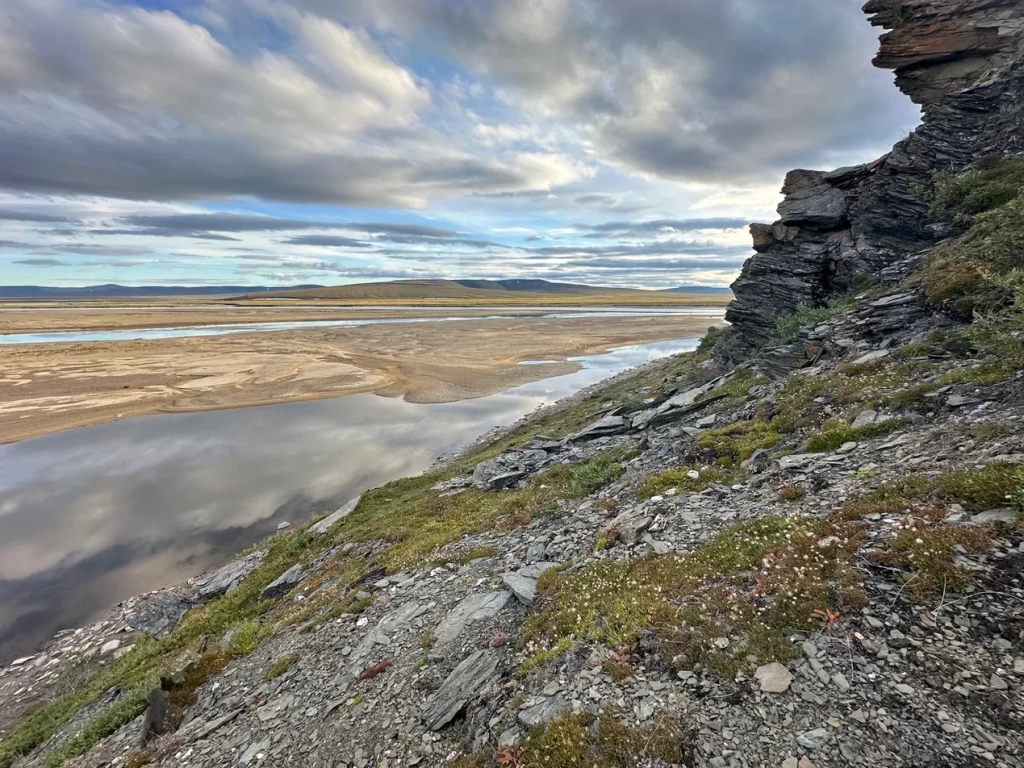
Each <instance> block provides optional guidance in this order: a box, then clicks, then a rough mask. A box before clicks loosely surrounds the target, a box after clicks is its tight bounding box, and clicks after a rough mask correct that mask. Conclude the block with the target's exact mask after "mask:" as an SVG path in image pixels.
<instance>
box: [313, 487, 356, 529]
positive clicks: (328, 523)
mask: <svg viewBox="0 0 1024 768" xmlns="http://www.w3.org/2000/svg"><path fill="white" fill-rule="evenodd" d="M361 498H363V497H362V496H356V497H355V498H354V499H352V501H350V502H348V503H347V504H345V505H344V506H342V507H339V508H338V509H337V510H336V511H335V512H332V513H331V514H329V515H328V516H327V517H325V518H324V519H323V520H320V521H319V522H317V523H314V524H313V525H311V526H310V527H309V533H310V535H311V536H323V535H324V534H325V533H327V531H329V530H330V529H331V528H332V527H333V526H334V524H335V523H337V522H338V521H340V520H342V519H344V518H346V517H348V516H349V515H351V514H352V513H353V512H354V511H355V509H356V507H357V506H359V500H360V499H361Z"/></svg>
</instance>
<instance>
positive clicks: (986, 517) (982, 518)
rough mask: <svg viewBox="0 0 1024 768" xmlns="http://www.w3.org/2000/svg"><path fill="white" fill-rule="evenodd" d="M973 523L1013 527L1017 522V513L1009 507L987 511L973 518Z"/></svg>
mask: <svg viewBox="0 0 1024 768" xmlns="http://www.w3.org/2000/svg"><path fill="white" fill-rule="evenodd" d="M971 522H972V523H977V524H978V525H985V524H987V523H1006V524H1008V525H1013V524H1014V523H1016V522H1017V512H1016V510H1013V509H1010V508H1008V507H1004V508H1001V509H986V510H985V511H984V512H979V513H978V514H976V515H974V516H973V517H971Z"/></svg>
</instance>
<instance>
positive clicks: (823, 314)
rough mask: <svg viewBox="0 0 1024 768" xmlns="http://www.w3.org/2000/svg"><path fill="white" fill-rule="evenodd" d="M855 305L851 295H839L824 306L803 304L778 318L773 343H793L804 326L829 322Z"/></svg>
mask: <svg viewBox="0 0 1024 768" xmlns="http://www.w3.org/2000/svg"><path fill="white" fill-rule="evenodd" d="M853 306H854V302H853V301H852V299H851V298H850V297H849V296H842V297H838V298H836V299H833V300H832V301H830V302H829V303H827V304H825V305H824V306H810V305H807V304H801V305H800V306H799V307H797V308H796V311H794V312H793V313H792V314H790V315H786V316H785V317H780V318H779V319H778V321H777V322H776V324H775V336H774V337H772V343H774V344H791V343H792V342H793V341H794V340H795V339H796V334H797V331H799V330H800V329H801V328H803V327H804V326H808V325H818V324H819V323H824V322H827V321H828V320H831V319H832V318H833V317H836V316H837V315H841V314H842V313H843V312H847V311H849V310H850V309H851V308H853Z"/></svg>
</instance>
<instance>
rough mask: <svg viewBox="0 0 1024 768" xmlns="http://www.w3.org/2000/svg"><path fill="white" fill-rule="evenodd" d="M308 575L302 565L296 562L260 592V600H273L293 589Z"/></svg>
mask: <svg viewBox="0 0 1024 768" xmlns="http://www.w3.org/2000/svg"><path fill="white" fill-rule="evenodd" d="M305 577H306V574H305V571H304V570H303V568H302V565H300V564H298V563H296V564H295V565H293V566H292V567H291V568H289V569H288V570H287V571H285V572H284V573H282V574H281V575H280V576H278V577H277V578H276V579H274V580H273V581H272V582H270V583H269V584H268V585H267V586H265V587H264V588H263V591H262V592H260V600H273V599H275V598H278V597H283V596H284V595H287V594H288V593H289V592H291V591H292V589H294V588H295V587H296V586H298V584H299V583H300V582H301V581H302V580H303V579H304V578H305Z"/></svg>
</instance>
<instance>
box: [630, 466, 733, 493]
mask: <svg viewBox="0 0 1024 768" xmlns="http://www.w3.org/2000/svg"><path fill="white" fill-rule="evenodd" d="M694 473H696V476H693V475H694ZM739 478H740V474H739V473H738V472H736V471H734V470H728V469H722V468H720V467H704V466H700V465H698V464H694V465H692V466H688V467H680V468H678V469H667V470H665V471H664V472H660V473H658V474H655V475H648V476H647V477H645V478H644V481H643V484H642V485H641V486H640V490H639V491H638V492H637V495H638V496H640V498H644V499H649V498H651V497H652V496H660V495H662V494H664V493H665V492H666V491H669V490H671V489H673V488H675V489H677V490H679V491H685V492H687V493H698V492H700V491H703V490H704V489H705V488H707V487H708V486H709V485H714V484H720V485H732V484H733V483H735V482H736V481H737V480H738V479H739Z"/></svg>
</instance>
